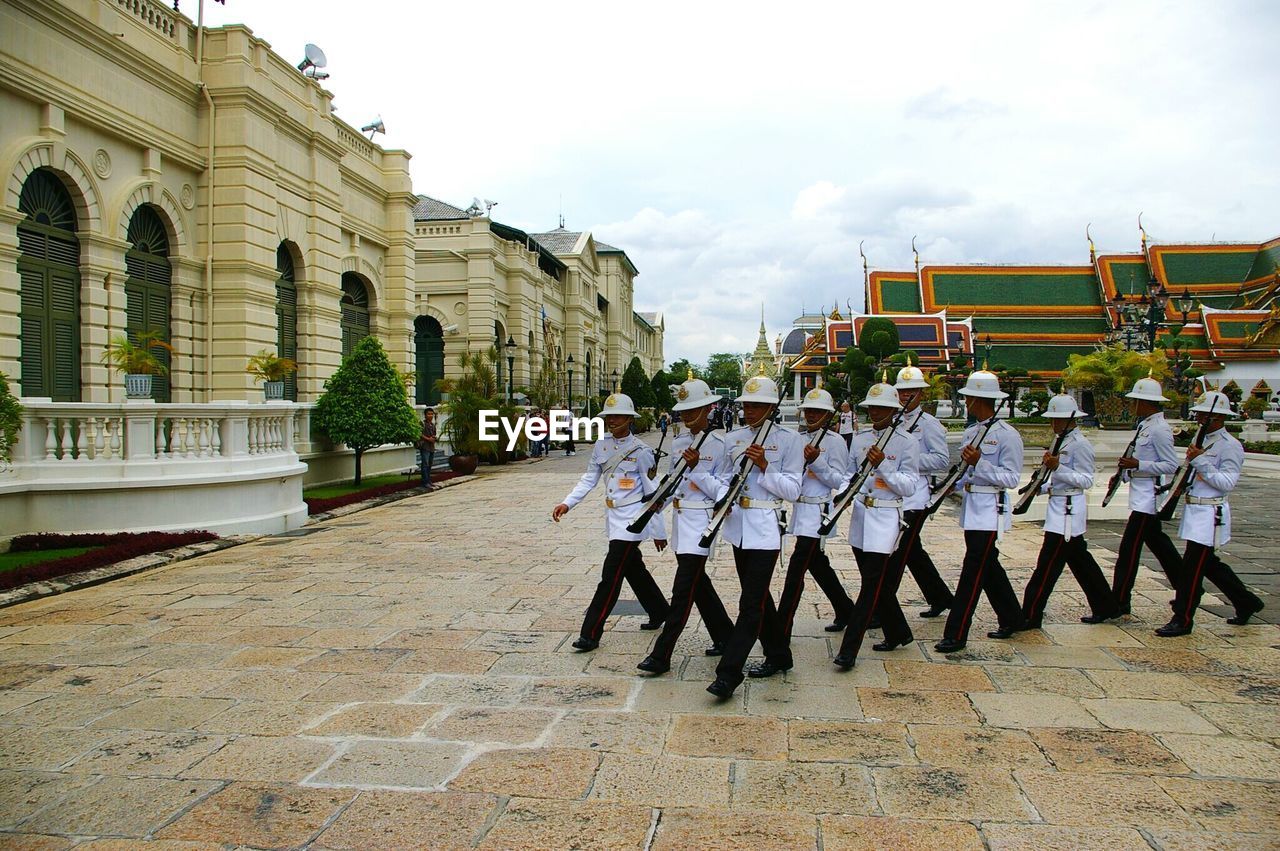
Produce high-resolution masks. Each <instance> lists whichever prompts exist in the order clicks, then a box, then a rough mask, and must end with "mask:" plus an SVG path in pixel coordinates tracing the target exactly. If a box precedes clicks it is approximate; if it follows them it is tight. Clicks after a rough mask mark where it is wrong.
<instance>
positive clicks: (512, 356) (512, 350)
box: [507, 334, 516, 405]
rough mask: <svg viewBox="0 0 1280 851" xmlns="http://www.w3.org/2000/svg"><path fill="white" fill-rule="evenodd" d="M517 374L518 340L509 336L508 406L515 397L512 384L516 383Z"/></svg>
mask: <svg viewBox="0 0 1280 851" xmlns="http://www.w3.org/2000/svg"><path fill="white" fill-rule="evenodd" d="M515 374H516V338H515V337H512V336H511V335H509V334H508V335H507V404H508V405H509V404H511V399H512V397H513V396H515V393H514V390H515V387H514V386H513V385H512V383H513V382H514V381H515Z"/></svg>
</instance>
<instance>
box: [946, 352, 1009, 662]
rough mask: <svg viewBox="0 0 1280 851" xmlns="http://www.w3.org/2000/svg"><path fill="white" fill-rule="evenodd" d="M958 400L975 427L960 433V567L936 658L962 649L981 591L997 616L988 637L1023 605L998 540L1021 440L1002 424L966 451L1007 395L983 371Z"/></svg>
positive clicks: (1005, 526)
mask: <svg viewBox="0 0 1280 851" xmlns="http://www.w3.org/2000/svg"><path fill="white" fill-rule="evenodd" d="M960 395H962V396H964V397H966V399H967V400H968V408H969V412H970V413H972V414H973V415H974V416H975V417H977V418H978V422H975V423H974V424H973V425H971V426H969V428H967V429H966V430H965V432H964V439H963V443H964V449H963V450H961V453H960V457H961V460H963V461H964V463H965V464H966V465H968V466H967V468H966V469H965V472H964V475H962V476H961V477H960V480H959V481H958V482H957V483H956V487H957V488H958V489H959V490H960V491H961V496H962V501H961V503H960V526H961V528H963V529H964V546H965V552H964V563H963V564H962V565H961V568H960V581H959V583H957V585H956V600H955V605H953V606H952V607H951V614H950V615H948V617H947V624H946V626H945V627H944V628H943V632H942V640H941V641H939V642H938V643H937V644H935V645H934V649H936V650H937V651H938V652H939V653H953V652H955V651H957V650H960V649H962V648H963V647H964V646H965V642H967V641H968V639H969V627H970V625H971V624H972V623H973V611H974V609H975V608H976V607H977V605H978V594H979V592H981V591H985V592H986V594H987V599H988V600H989V601H990V602H991V607H992V608H993V609H995V611H996V617H997V618H998V619H999V623H1000V628H999V629H996V630H993V631H992V632H989V633H987V635H988V636H989V637H990V638H1008V637H1009V636H1011V635H1013V634H1014V633H1015V632H1016V631H1017V629H1018V627H1019V626H1020V625H1021V624H1022V606H1020V605H1019V604H1018V595H1017V594H1016V593H1015V592H1014V590H1013V586H1012V585H1010V584H1009V576H1008V574H1006V573H1005V572H1004V567H1003V566H1002V565H1001V564H1000V550H999V548H998V547H997V545H996V544H997V540H998V539H999V537H1000V535H1001V534H1002V533H1003V532H1006V531H1008V530H1009V528H1010V527H1011V526H1012V525H1013V517H1012V506H1011V505H1010V501H1009V489H1010V488H1016V487H1017V486H1018V480H1019V479H1020V478H1021V477H1022V436H1021V435H1020V434H1018V430H1017V429H1016V428H1014V427H1013V426H1011V425H1009V424H1008V423H1007V422H1005V421H1004V420H998V421H996V422H995V423H993V424H992V425H991V428H990V430H989V431H987V433H986V436H985V437H984V438H983V440H982V442H981V445H980V446H976V447H975V446H971V445H969V444H972V443H973V442H974V440H975V439H976V438H977V436H978V433H979V432H980V431H981V430H982V429H983V428H984V427H985V426H986V425H987V424H988V423H989V422H990V421H991V420H992V419H993V418H994V417H995V415H996V404H997V402H999V401H1000V400H1002V399H1007V398H1008V396H1009V394H1008V393H1005V392H1004V391H1002V390H1001V389H1000V380H999V379H998V378H997V377H996V376H995V374H994V373H991V372H988V371H987V370H985V369H980V370H977V371H975V372H973V373H971V374H970V375H969V378H968V380H967V381H966V382H965V386H964V387H962V388H961V389H960Z"/></svg>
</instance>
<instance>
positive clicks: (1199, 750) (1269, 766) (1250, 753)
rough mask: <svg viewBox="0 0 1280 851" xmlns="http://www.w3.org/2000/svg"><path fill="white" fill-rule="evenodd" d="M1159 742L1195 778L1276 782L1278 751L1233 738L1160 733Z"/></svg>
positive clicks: (1279, 761) (1279, 769)
mask: <svg viewBox="0 0 1280 851" xmlns="http://www.w3.org/2000/svg"><path fill="white" fill-rule="evenodd" d="M1160 741H1161V742H1163V743H1164V746H1165V747H1167V748H1168V749H1169V750H1171V751H1173V752H1174V753H1175V754H1177V755H1178V756H1179V757H1180V758H1181V759H1182V761H1183V762H1185V763H1186V764H1187V765H1189V766H1191V770H1192V771H1194V772H1195V773H1196V774H1200V775H1204V776H1212V777H1234V778H1239V779H1243V780H1280V748H1276V747H1275V746H1273V745H1270V744H1267V743H1266V742H1255V741H1249V740H1247V739H1237V738H1235V737H1233V736H1187V735H1179V734H1176V733H1164V734H1161V736H1160Z"/></svg>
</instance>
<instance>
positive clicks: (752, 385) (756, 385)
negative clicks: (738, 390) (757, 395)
mask: <svg viewBox="0 0 1280 851" xmlns="http://www.w3.org/2000/svg"><path fill="white" fill-rule="evenodd" d="M743 389H744V390H746V391H747V392H748V393H754V392H756V391H757V390H759V389H760V382H759V381H756V380H755V379H754V378H753V379H751V380H750V381H748V382H747V386H746V387H744V388H743Z"/></svg>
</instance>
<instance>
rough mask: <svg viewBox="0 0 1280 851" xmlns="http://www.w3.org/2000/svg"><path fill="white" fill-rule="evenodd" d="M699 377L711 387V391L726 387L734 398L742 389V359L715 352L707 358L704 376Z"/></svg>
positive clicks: (727, 353)
mask: <svg viewBox="0 0 1280 851" xmlns="http://www.w3.org/2000/svg"><path fill="white" fill-rule="evenodd" d="M695 374H696V371H695ZM699 377H700V378H701V379H702V380H703V381H705V382H707V384H709V385H711V389H712V390H714V389H715V388H717V387H728V388H729V390H730V391H731V392H732V393H733V394H734V395H735V396H736V395H737V394H738V393H739V391H741V389H742V359H741V358H740V357H738V356H737V355H735V354H731V353H729V352H716V353H715V354H713V355H712V356H711V357H709V358H707V372H706V375H702V376H699Z"/></svg>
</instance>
